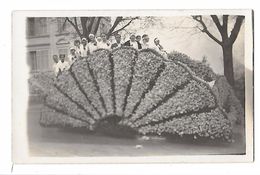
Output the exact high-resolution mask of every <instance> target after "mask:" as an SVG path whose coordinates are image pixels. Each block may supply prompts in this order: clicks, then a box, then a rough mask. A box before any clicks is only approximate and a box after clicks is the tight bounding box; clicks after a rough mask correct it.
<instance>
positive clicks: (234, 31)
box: [229, 16, 245, 43]
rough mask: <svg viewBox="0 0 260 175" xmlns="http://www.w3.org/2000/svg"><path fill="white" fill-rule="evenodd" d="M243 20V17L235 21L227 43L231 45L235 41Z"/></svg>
mask: <svg viewBox="0 0 260 175" xmlns="http://www.w3.org/2000/svg"><path fill="white" fill-rule="evenodd" d="M244 19H245V16H238V17H237V19H236V23H235V25H234V28H233V29H232V31H231V34H230V37H229V41H230V42H231V43H234V42H235V40H236V39H237V36H238V33H239V31H240V28H241V26H242V23H243V21H244Z"/></svg>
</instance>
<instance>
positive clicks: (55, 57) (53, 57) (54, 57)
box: [52, 55, 59, 63]
mask: <svg viewBox="0 0 260 175" xmlns="http://www.w3.org/2000/svg"><path fill="white" fill-rule="evenodd" d="M52 59H53V61H54V63H58V62H59V58H58V55H53V56H52Z"/></svg>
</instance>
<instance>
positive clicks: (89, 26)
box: [64, 16, 138, 38]
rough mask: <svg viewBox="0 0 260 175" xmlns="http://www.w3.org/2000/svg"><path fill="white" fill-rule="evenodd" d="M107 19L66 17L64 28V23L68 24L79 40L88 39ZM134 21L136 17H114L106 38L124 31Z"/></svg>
mask: <svg viewBox="0 0 260 175" xmlns="http://www.w3.org/2000/svg"><path fill="white" fill-rule="evenodd" d="M107 18H109V17H72V18H71V17H66V18H65V21H64V26H65V24H66V22H68V23H69V24H71V25H72V27H73V28H74V29H75V31H76V32H77V34H78V36H79V37H80V38H83V37H84V38H88V36H89V34H90V33H92V34H94V35H95V34H96V33H97V31H98V29H99V28H100V24H101V20H108V19H107ZM136 19H138V17H122V16H118V17H116V19H115V21H114V22H113V24H112V25H111V27H110V29H109V30H108V32H107V36H108V37H109V36H112V35H114V34H116V33H118V32H120V31H122V30H124V29H125V28H126V27H128V26H129V25H130V24H131V23H132V22H133V21H134V20H136Z"/></svg>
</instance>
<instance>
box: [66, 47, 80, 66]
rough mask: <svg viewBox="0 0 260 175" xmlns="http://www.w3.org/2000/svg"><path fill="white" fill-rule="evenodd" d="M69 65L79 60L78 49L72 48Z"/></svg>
mask: <svg viewBox="0 0 260 175" xmlns="http://www.w3.org/2000/svg"><path fill="white" fill-rule="evenodd" d="M68 59H69V63H70V65H72V64H73V63H74V62H75V61H76V60H78V59H79V56H78V55H77V54H76V48H75V47H71V48H70V53H69V55H68Z"/></svg>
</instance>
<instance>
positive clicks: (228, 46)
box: [192, 15, 245, 86]
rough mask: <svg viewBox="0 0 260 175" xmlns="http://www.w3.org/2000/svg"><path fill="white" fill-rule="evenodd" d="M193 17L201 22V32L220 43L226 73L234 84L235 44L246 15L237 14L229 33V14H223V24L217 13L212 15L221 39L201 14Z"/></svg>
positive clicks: (231, 83)
mask: <svg viewBox="0 0 260 175" xmlns="http://www.w3.org/2000/svg"><path fill="white" fill-rule="evenodd" d="M192 18H193V19H194V20H195V21H197V22H198V23H199V24H200V26H199V27H198V29H199V30H200V31H201V32H203V33H205V34H206V35H207V36H208V37H209V38H211V39H212V40H213V41H215V42H216V43H217V44H219V45H220V46H221V47H222V51H223V62H224V75H225V77H226V78H227V80H228V82H229V83H230V85H232V86H234V70H233V44H234V42H235V41H236V39H237V36H238V34H239V31H240V28H241V25H242V23H243V21H244V18H245V17H244V16H236V18H235V23H234V26H233V28H232V29H231V32H230V34H229V32H228V31H229V28H228V22H229V21H228V20H229V15H223V16H222V24H221V19H219V18H218V16H217V15H211V20H212V21H213V22H214V24H215V25H216V27H217V29H218V32H219V33H220V35H221V40H219V39H218V38H217V37H216V36H214V35H213V34H212V33H211V32H210V31H209V30H208V26H207V25H206V23H205V21H204V20H203V18H202V16H201V15H197V16H192Z"/></svg>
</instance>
